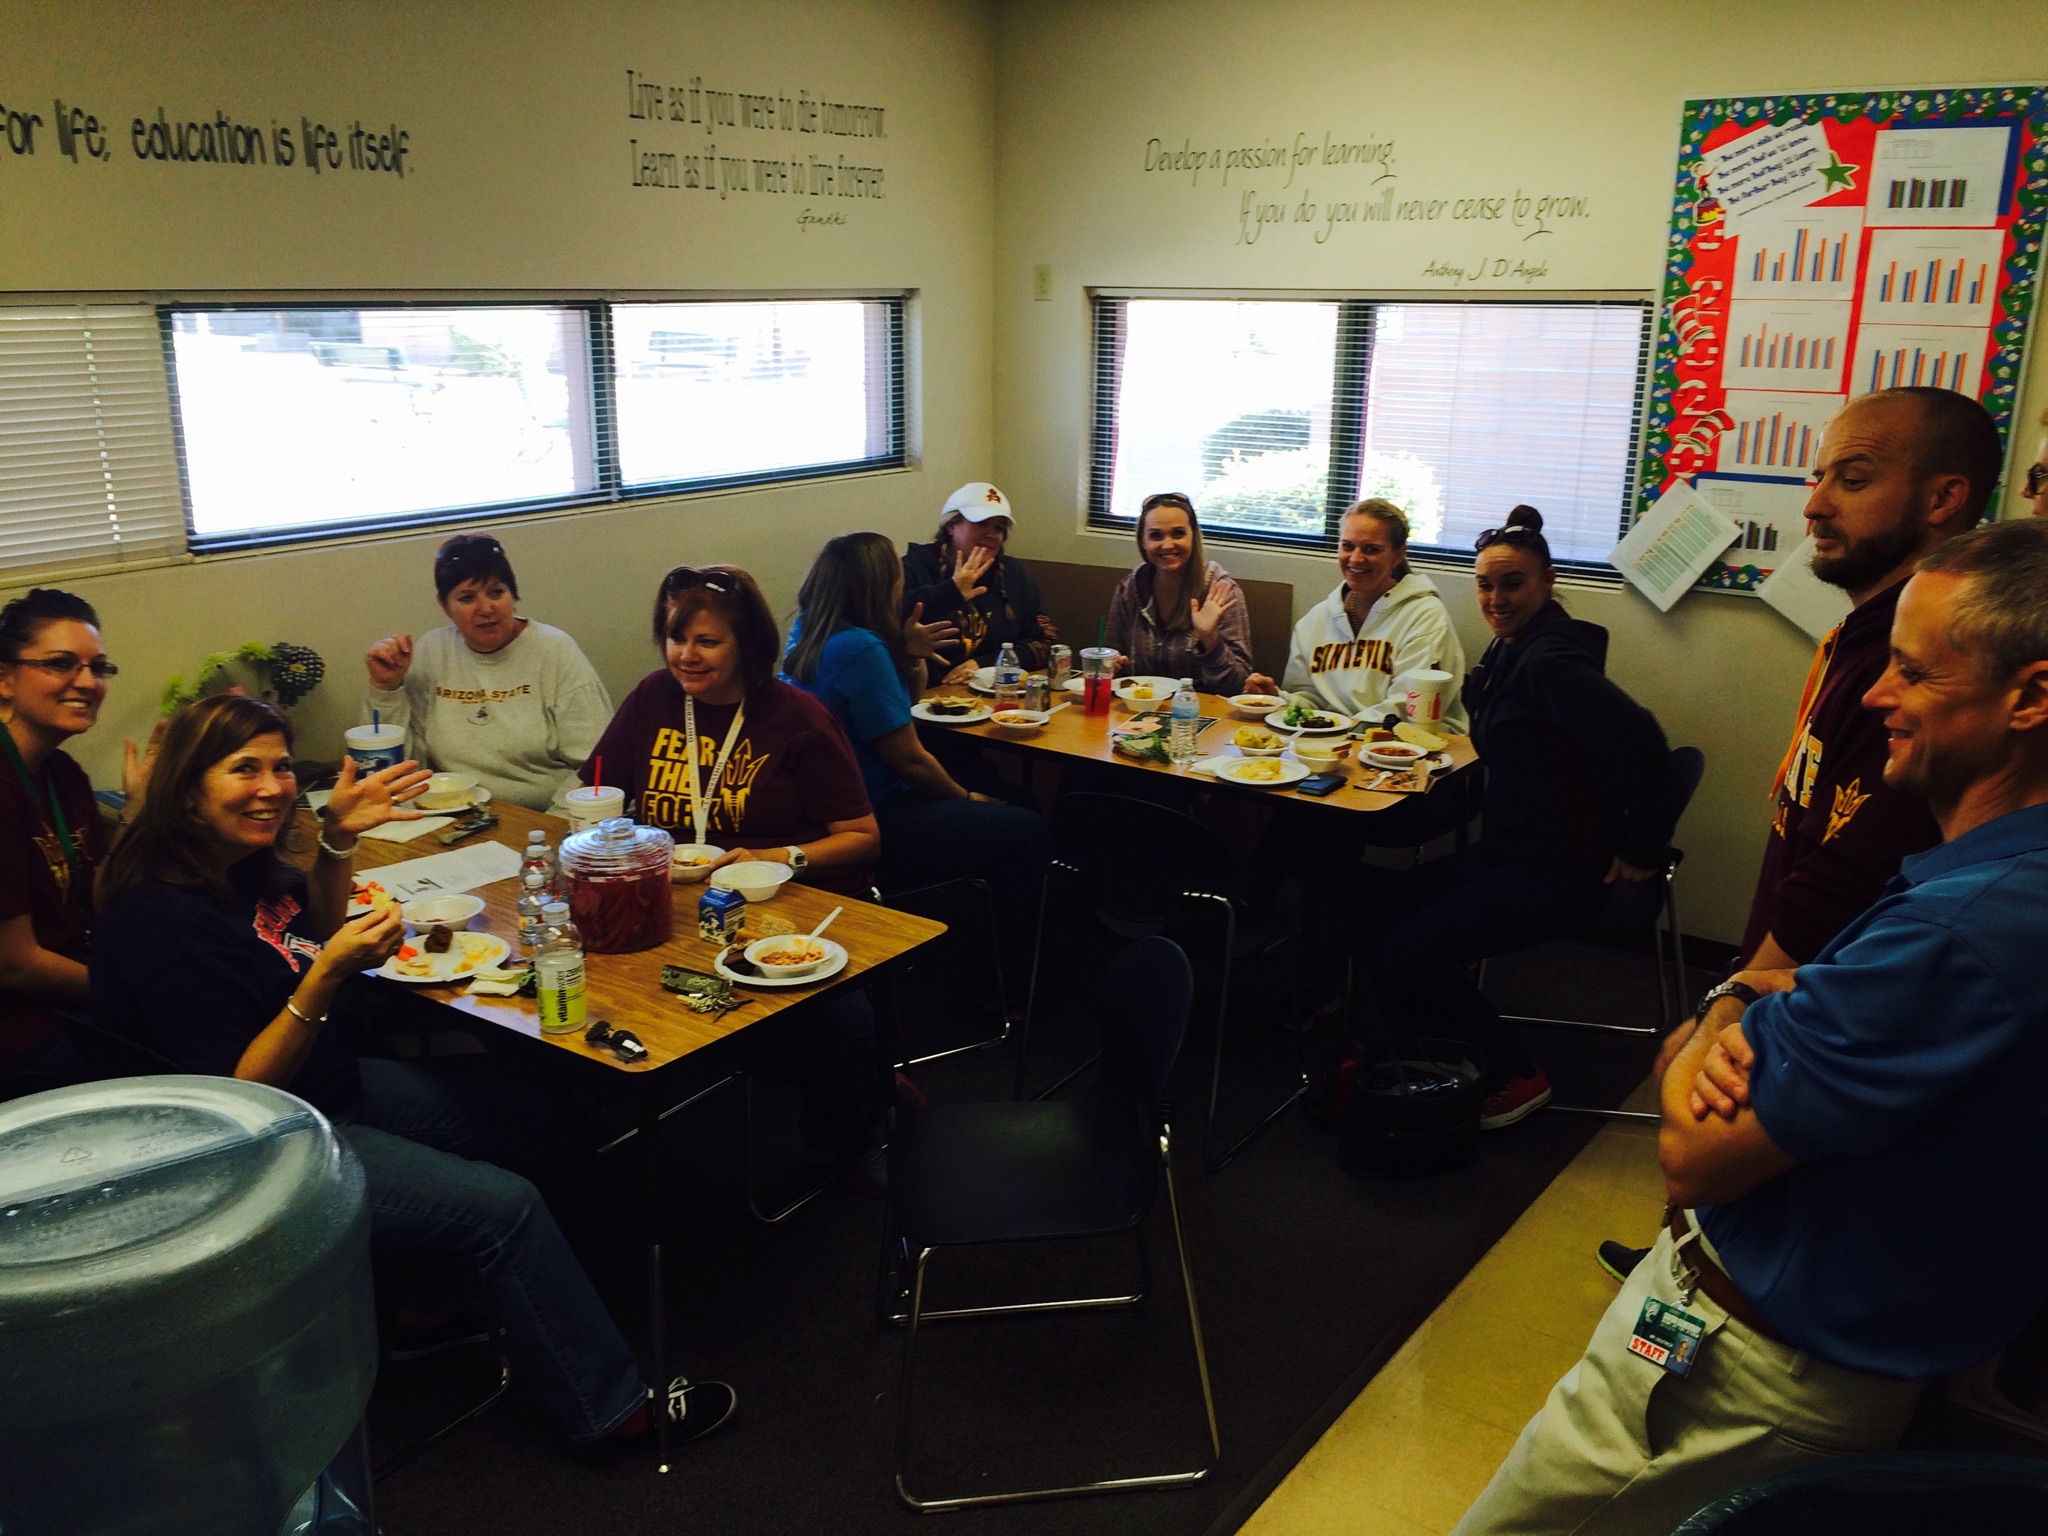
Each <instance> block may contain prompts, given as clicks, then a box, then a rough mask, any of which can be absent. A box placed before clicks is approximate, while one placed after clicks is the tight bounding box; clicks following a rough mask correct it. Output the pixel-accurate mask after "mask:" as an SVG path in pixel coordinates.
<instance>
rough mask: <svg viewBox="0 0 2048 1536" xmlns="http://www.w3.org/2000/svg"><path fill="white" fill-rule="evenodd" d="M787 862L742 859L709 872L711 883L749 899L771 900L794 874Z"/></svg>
mask: <svg viewBox="0 0 2048 1536" xmlns="http://www.w3.org/2000/svg"><path fill="white" fill-rule="evenodd" d="M795 873H796V871H795V870H793V869H791V868H790V867H789V866H788V865H787V864H778V863H776V862H775V861H774V860H772V859H742V860H740V862H739V863H737V864H727V865H725V866H724V867H722V868H720V869H714V870H713V871H712V872H711V883H712V884H713V885H715V886H717V887H718V888H719V889H720V890H722V891H738V892H739V893H740V894H741V895H742V896H744V897H746V898H747V900H749V901H773V900H774V899H775V893H776V892H777V891H779V890H781V889H782V886H783V882H784V881H786V880H788V879H789V877H790V876H791V875H793V874H795Z"/></svg>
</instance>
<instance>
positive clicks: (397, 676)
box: [363, 635, 412, 693]
mask: <svg viewBox="0 0 2048 1536" xmlns="http://www.w3.org/2000/svg"><path fill="white" fill-rule="evenodd" d="M363 664H364V665H365V666H367V667H368V668H369V670H370V686H371V687H372V688H376V689H380V690H382V691H383V692H385V693H391V692H394V691H396V690H397V689H399V688H402V687H404V686H405V674H406V673H408V672H410V671H411V670H412V636H411V635H387V636H386V637H385V638H384V639H382V640H379V641H378V642H377V643H376V644H375V645H373V646H371V647H370V649H369V650H368V651H367V652H365V653H364V655H363Z"/></svg>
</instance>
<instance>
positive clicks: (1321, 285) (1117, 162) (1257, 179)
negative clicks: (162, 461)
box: [995, 0, 2048, 940]
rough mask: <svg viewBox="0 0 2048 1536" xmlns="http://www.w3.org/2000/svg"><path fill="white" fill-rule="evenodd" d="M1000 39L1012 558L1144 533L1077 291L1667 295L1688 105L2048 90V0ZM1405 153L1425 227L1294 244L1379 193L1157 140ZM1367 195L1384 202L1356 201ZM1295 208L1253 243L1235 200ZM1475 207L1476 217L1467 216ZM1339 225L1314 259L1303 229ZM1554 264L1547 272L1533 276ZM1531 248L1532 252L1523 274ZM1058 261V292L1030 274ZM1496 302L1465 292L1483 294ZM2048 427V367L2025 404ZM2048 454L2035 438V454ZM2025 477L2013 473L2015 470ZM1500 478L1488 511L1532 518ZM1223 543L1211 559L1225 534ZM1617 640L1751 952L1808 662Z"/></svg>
mask: <svg viewBox="0 0 2048 1536" xmlns="http://www.w3.org/2000/svg"><path fill="white" fill-rule="evenodd" d="M998 16H999V30H998V35H997V45H996V47H997V59H998V61H999V65H1000V68H999V71H998V79H999V82H1000V87H1001V95H1000V97H999V100H998V103H997V115H996V125H997V156H998V180H997V193H996V214H997V234H996V288H995V291H996V398H995V404H996V421H997V435H996V464H997V469H998V472H999V474H1000V476H1001V481H1002V484H1003V488H1004V490H1005V491H1006V492H1008V493H1009V494H1010V496H1011V497H1012V498H1013V500H1014V501H1015V502H1016V504H1017V505H1018V508H1019V511H1020V518H1021V521H1020V525H1019V529H1018V534H1017V537H1016V539H1015V541H1014V543H1015V547H1016V548H1017V549H1018V551H1019V552H1020V553H1023V554H1026V555H1029V554H1034V553H1035V554H1039V555H1042V556H1044V557H1047V558H1055V559H1063V560H1078V561H1088V562H1096V563H1103V564H1112V563H1117V564H1120V563H1123V562H1124V561H1126V560H1127V559H1128V558H1129V546H1128V543H1127V542H1126V541H1125V540H1124V539H1122V538H1119V537H1111V536H1107V535H1102V534H1094V533H1089V532H1087V531H1085V529H1084V527H1083V520H1084V515H1085V507H1086V481H1085V478H1084V475H1083V458H1084V455H1085V453H1086V449H1087V423H1088V395H1087V389H1088V385H1089V365H1088V350H1087V348H1088V340H1089V323H1088V311H1087V290H1088V289H1089V288H1090V287H1107V288H1117V287H1122V286H1137V287H1147V288H1161V289H1191V290H1202V289H1210V290H1224V291H1233V292H1252V291H1259V290H1285V289H1305V290H1362V291H1368V292H1379V293H1404V292H1438V293H1441V292H1445V291H1448V290H1450V289H1452V288H1454V287H1459V285H1458V284H1457V282H1456V280H1455V279H1445V278H1438V277H1432V276H1429V275H1427V273H1426V272H1425V268H1426V267H1427V266H1428V265H1429V264H1430V263H1431V262H1433V261H1435V262H1439V263H1447V264H1450V265H1455V266H1470V265H1471V264H1472V258H1474V257H1476V256H1479V255H1482V254H1483V255H1485V256H1487V257H1488V258H1489V268H1490V266H1491V260H1492V258H1494V257H1496V256H1506V257H1509V258H1510V259H1511V261H1512V260H1520V261H1525V262H1529V263H1530V264H1535V263H1539V262H1540V263H1544V264H1546V265H1547V268H1548V270H1547V272H1546V273H1545V275H1544V276H1542V277H1540V278H1537V279H1534V280H1533V281H1530V282H1527V283H1524V282H1520V281H1514V282H1513V287H1514V288H1515V290H1516V291H1523V292H1544V291H1547V292H1626V293H1635V294H1653V293H1654V292H1655V291H1656V289H1657V286H1658V284H1659V282H1660V279H1661V276H1662V265H1661V264H1662V256H1663V239H1664V232H1665V229H1666V225H1667V221H1668V219H1669V215H1670V207H1671V172H1672V161H1673V156H1674V153H1675V146H1676V143H1677V124H1678V112H1679V103H1680V102H1681V101H1682V100H1683V99H1685V98H1687V97H1690V96H1715V95H1738V94H1749V93H1760V92H1766V91H1771V90H1789V89H1811V88H1830V87H1839V88H1846V87H1852V86H1853V87H1875V86H1884V85H1901V84H1976V83H1983V82H1992V81H2007V80H2035V79H2040V78H2042V77H2043V76H2048V29H2044V28H2043V27H2042V26H2041V16H2040V10H2039V7H2038V5H2036V4H2031V3H2009V0H1974V3H1965V4H1954V5H1945V6H1940V7H1925V6H1914V5H1908V4H1901V3H1894V0H1875V3H1851V0H1842V3H1834V0H1828V3H1812V0H1806V3H1800V0H1790V3H1788V0H1772V3H1741V0H1737V3H1731V4H1726V5H1722V6H1719V7H1709V8H1706V9H1702V8H1700V7H1698V6H1695V5H1686V4H1680V3H1676V0H1634V3H1631V4H1628V5H1616V4H1612V3H1587V0H1557V3H1551V4H1545V5H1540V6H1539V5H1527V4H1524V5H1506V4H1487V3H1475V4H1465V5H1445V6H1394V5H1385V4H1381V5H1359V4H1356V3H1348V0H1295V3H1290V4H1287V5H1284V6H1267V7H1246V6H1242V5H1236V4H1225V3H1221V0H1170V3H1169V0H1148V3H1130V4H1125V5H1119V6H1103V5H1100V4H1088V3H1075V0H1046V3H1042V4H1034V5H1029V6H1024V5H1017V6H1010V7H1005V8H1003V9H1002V10H1001V11H1000V12H999V13H998ZM1326 132H1327V133H1328V134H1330V135H1331V136H1332V137H1333V138H1334V139H1337V140H1341V141H1348V142H1355V143H1357V142H1370V141H1385V140H1388V139H1391V140H1393V141H1394V146H1395V147H1394V151H1393V155H1394V162H1395V169H1396V184H1397V185H1398V187H1399V189H1400V190H1399V194H1398V196H1399V197H1400V198H1401V199H1403V200H1407V199H1412V198H1423V199H1441V200H1443V201H1444V202H1445V203H1446V204H1447V205H1448V206H1447V207H1446V208H1445V209H1444V210H1443V212H1442V214H1441V215H1440V216H1439V220H1438V221H1437V222H1436V223H1434V224H1426V223H1402V222H1394V223H1387V224H1369V223H1365V222H1362V221H1361V222H1357V223H1339V224H1338V225H1336V226H1330V225H1328V223H1327V220H1326V219H1323V220H1319V221H1318V222H1316V223H1312V224H1298V223H1296V222H1295V221H1294V219H1293V210H1294V209H1295V208H1297V207H1299V206H1300V202H1301V200H1302V199H1303V198H1304V197H1307V198H1309V199H1311V200H1313V201H1315V202H1316V203H1317V204H1318V206H1319V209H1327V207H1328V206H1329V204H1330V203H1331V202H1332V201H1355V202H1364V201H1367V200H1369V199H1370V198H1371V197H1372V196H1374V195H1375V194H1376V193H1377V191H1379V190H1380V188H1378V187H1374V186H1373V183H1372V181H1371V173H1366V172H1360V171H1356V170H1352V169H1350V168H1339V169H1332V170H1323V169H1320V168H1317V167H1315V166H1313V164H1309V165H1308V168H1307V169H1305V170H1304V171H1301V172H1297V173H1296V175H1295V179H1294V181H1293V182H1292V184H1291V185H1287V186H1284V187H1283V186H1282V185H1281V184H1282V183H1283V182H1285V181H1286V179H1287V172H1286V171H1285V170H1278V169H1276V170H1266V169H1256V170H1253V171H1250V172H1245V171H1241V170H1232V171H1231V172H1230V178H1229V183H1228V185H1227V186H1226V185H1225V184H1224V181H1223V177H1222V176H1221V175H1219V174H1216V173H1214V172H1211V171H1204V172H1202V173H1201V175H1200V176H1199V178H1196V177H1194V176H1191V175H1189V174H1174V173H1171V172H1168V173H1162V172H1158V171H1153V172H1147V171H1146V169H1145V160H1146V151H1147V143H1148V141H1149V140H1152V139H1155V138H1156V139H1158V140H1160V141H1161V146H1162V147H1163V148H1164V149H1167V150H1177V149H1179V148H1180V147H1181V146H1182V144H1183V142H1186V143H1187V144H1188V145H1189V146H1190V147H1191V148H1195V149H1200V148H1203V147H1205V146H1209V145H1218V146H1222V147H1224V148H1225V149H1226V152H1227V150H1228V149H1229V148H1230V147H1232V146H1254V147H1256V146H1260V145H1264V144H1267V143H1271V144H1275V145H1278V146H1281V147H1283V148H1285V149H1286V150H1287V151H1289V153H1288V156H1287V158H1288V160H1289V161H1290V162H1291V161H1292V159H1293V155H1292V149H1293V146H1294V144H1295V142H1296V135H1297V134H1301V135H1304V136H1305V139H1304V142H1306V143H1310V144H1319V143H1320V142H1321V139H1322V136H1323V135H1324V134H1325V133H1326ZM1368 188H1372V190H1371V191H1368V190H1367V189H1368ZM1247 192H1254V193H1255V194H1256V195H1255V196H1254V198H1253V199H1252V206H1253V208H1254V209H1256V208H1257V207H1258V206H1260V205H1271V204H1278V205H1280V206H1281V207H1282V208H1284V209H1285V210H1286V214H1285V217H1284V218H1283V220H1282V221H1281V222H1279V223H1278V224H1277V225H1268V226H1267V227H1266V228H1265V229H1264V230H1263V232H1260V231H1259V228H1258V223H1257V219H1256V215H1255V214H1254V215H1253V216H1252V219H1251V224H1250V229H1251V231H1252V232H1254V233H1257V239H1256V240H1255V241H1247V240H1246V239H1244V238H1243V235H1244V232H1245V230H1244V226H1243V225H1241V223H1240V218H1241V213H1242V209H1243V202H1244V197H1245V194H1246V193H1247ZM1517 192H1522V193H1526V194H1529V195H1531V197H1532V199H1533V198H1540V197H1542V196H1544V195H1552V194H1554V195H1561V196H1564V197H1567V198H1584V199H1585V200H1586V208H1585V215H1584V217H1583V218H1578V219H1573V220H1567V221H1564V222H1561V223H1559V224H1557V225H1556V226H1555V228H1553V229H1552V231H1551V232H1550V233H1548V234H1542V235H1537V236H1535V237H1534V238H1533V239H1531V238H1528V235H1529V231H1530V229H1531V227H1532V225H1529V224H1525V225H1524V226H1523V228H1521V229H1516V228H1515V227H1513V225H1512V219H1511V210H1512V206H1513V205H1512V198H1513V197H1514V195H1515V194H1516V193H1517ZM1502 196H1504V197H1507V198H1509V199H1510V200H1511V201H1510V204H1509V208H1510V217H1509V218H1508V219H1506V220H1504V221H1502V222H1501V223H1497V224H1490V223H1484V222H1479V221H1472V220H1458V219H1456V218H1455V214H1456V212H1457V211H1459V203H1460V200H1463V199H1469V198H1485V197H1502ZM1466 211H1473V210H1470V209H1468V210H1466ZM1318 228H1325V229H1328V231H1329V237H1328V238H1327V239H1326V240H1325V241H1324V242H1323V243H1322V244H1320V245H1318V244H1317V243H1315V241H1314V238H1313V234H1314V232H1315V231H1316V230H1317V229H1318ZM1538 253H1540V254H1538ZM1532 258H1533V261H1532ZM1038 264H1047V265H1049V266H1050V267H1051V269H1052V278H1053V283H1052V298H1051V301H1050V302H1035V301H1034V300H1033V296H1032V294H1033V284H1032V278H1033V268H1034V267H1035V266H1037V265H1038ZM1496 286H1499V285H1496V284H1493V283H1492V282H1491V280H1490V279H1489V282H1488V283H1487V284H1486V285H1469V284H1468V285H1463V286H1462V287H1461V288H1460V291H1463V292H1467V293H1474V292H1486V291H1489V289H1490V288H1493V287H1496ZM2044 406H2048V353H2044V352H2043V351H2042V350H2041V349H2040V348H2038V347H2037V348H2036V350H2035V353H2034V358H2033V363H2032V367H2031V371H2030V377H2029V381H2028V388H2027V390H2026V396H2025V399H2024V401H2023V405H2022V412H2023V419H2024V420H2025V421H2026V422H2028V423H2031V422H2032V421H2033V420H2034V419H2035V418H2036V417H2038V415H2039V414H2040V412H2041V410H2042V408H2043V407H2044ZM2021 439H2022V441H2021V448H2022V450H2023V451H2024V452H2026V453H2029V454H2030V453H2031V449H2032V447H2033V444H2034V437H2033V434H2032V432H2031V431H2030V430H2029V431H2027V432H2024V433H2022V434H2021ZM2021 462H2025V459H2024V458H2023V459H2022V461H2021ZM1517 499H1518V498H1517V496H1516V493H1515V488H1514V487H1513V486H1512V485H1503V486H1502V487H1501V496H1500V509H1501V511H1503V512H1505V511H1506V510H1507V508H1508V507H1509V506H1511V505H1512V504H1513V503H1514V502H1515V500H1517ZM1218 542H1219V543H1220V541H1218ZM1217 553H1218V556H1219V558H1221V559H1222V560H1224V562H1225V563H1226V564H1228V565H1229V566H1231V568H1232V569H1234V570H1237V571H1240V572H1242V573H1243V574H1245V575H1247V576H1253V577H1259V578H1264V579H1267V580H1275V581H1288V582H1292V583H1293V584H1294V587H1295V611H1296V612H1297V613H1299V612H1300V611H1301V610H1302V609H1304V608H1306V607H1307V606H1308V605H1309V604H1311V603H1313V602H1314V601H1316V600H1317V599H1318V598H1320V597H1321V596H1323V595H1324V593H1326V592H1327V591H1328V590H1329V588H1330V587H1331V586H1332V585H1333V584H1334V580H1335V576H1334V572H1333V570H1332V569H1331V567H1330V564H1329V562H1328V561H1327V560H1326V559H1308V558H1303V557H1297V556H1291V555H1285V554H1279V553H1274V552H1270V551H1260V550H1253V549H1249V548H1219V549H1218V550H1217ZM1439 580H1440V582H1441V584H1442V585H1443V587H1444V589H1445V592H1446V595H1447V596H1448V597H1449V598H1450V600H1451V608H1452V612H1453V613H1454V614H1455V615H1456V617H1457V621H1458V624H1459V626H1460V629H1461V632H1462V634H1463V636H1464V639H1465V643H1466V645H1467V647H1468V649H1470V650H1471V651H1472V652H1473V653H1474V654H1476V653H1477V650H1478V648H1479V646H1480V644H1481V640H1482V633H1483V632H1482V630H1481V627H1480V625H1479V623H1478V619H1477V615H1476V612H1475V611H1474V608H1473V605H1472V602H1471V599H1470V595H1469V592H1468V591H1467V587H1468V585H1469V578H1468V577H1467V576H1465V575H1464V574H1463V573H1461V572H1456V571H1449V572H1445V573H1441V574H1440V576H1439ZM1564 595H1565V600H1566V602H1567V603H1568V604H1569V605H1570V606H1571V607H1572V609H1573V611H1574V612H1576V613H1578V614H1579V615H1580V616H1582V617H1585V618H1589V619H1592V620H1595V621H1596V622H1598V623H1601V624H1605V625H1606V626H1608V628H1609V629H1610V630H1612V632H1613V647H1612V653H1611V655H1612V660H1611V672H1612V675H1613V676H1614V677H1615V679H1616V680H1617V681H1618V682H1620V683H1621V684H1622V686H1624V687H1626V688H1628V689H1629V690H1630V691H1631V692H1632V693H1634V694H1635V695H1636V696H1637V697H1638V698H1640V699H1641V700H1642V701H1643V702H1645V703H1646V704H1648V705H1650V706H1651V707H1652V708H1653V709H1654V710H1655V711H1656V713H1657V715H1658V717H1659V718H1660V719H1661V720H1662V721H1663V723H1664V726H1665V729H1666V731H1667V732H1668V733H1669V734H1670V737H1671V739H1672V740H1673V741H1674V742H1690V743H1695V744H1697V745H1699V746H1701V747H1702V748H1704V749H1705V751H1706V753H1707V759H1708V769H1707V778H1706V781H1705V783H1704V785H1703V786H1702V788H1701V790H1700V794H1699V797H1698V798H1697V800H1695V802H1694V806H1693V810H1692V812H1691V814H1690V815H1689V816H1688V818H1687V820H1686V822H1685V824H1684V826H1683V828H1682V829H1681V833H1680V841H1681V842H1682V843H1683V844H1684V845H1685V847H1686V849H1687V852H1688V858H1687V861H1686V865H1685V875H1684V878H1683V881H1682V884H1681V888H1680V896H1681V900H1682V902H1683V916H1684V919H1685V926H1686V927H1687V929H1688V930H1689V931H1692V932H1695V933H1701V934H1705V935H1708V936H1711V937H1714V938H1719V939H1724V940H1733V939H1735V938H1737V937H1739V936H1740V933H1741V929H1742V925H1743V917H1744V913H1745V910H1746V908H1747V905H1748V899H1749V894H1750V887H1751V885H1752V883H1753V882H1754V879H1755V870H1756V861H1757V856H1758V853H1759V851H1760V846H1761V840H1762V834H1763V829H1764V823H1765V813H1764V807H1765V802H1766V796H1767V793H1768V790H1769V787H1770V782H1771V775H1772V773H1773V771H1774V770H1775V768H1776V766H1777V762H1778V756H1779V753H1780V752H1781V750H1782V749H1783V745H1784V739H1785V736H1786V735H1787V733H1788V731H1789V727H1790V723H1791V716H1792V713H1793V708H1794V704H1795V701H1796V698H1797V695H1798V691H1799V686H1800V682H1801V680H1802V679H1803V677H1804V675H1805V670H1806V665H1807V661H1808V659H1809V656H1810V654H1811V645H1810V643H1809V642H1808V641H1807V640H1806V638H1805V637H1804V636H1803V635H1801V634H1800V633H1799V632H1798V631H1797V630H1795V629H1793V628H1792V627H1791V626H1790V625H1788V624H1786V623H1785V622H1784V621H1783V620H1781V619H1779V618H1777V617H1776V616H1775V615H1773V614H1771V613H1770V612H1769V611H1767V610H1766V609H1764V608H1763V607H1762V606H1761V605H1760V604H1758V603H1757V602H1755V601H1754V600H1753V599H1748V598H1737V597H1703V596H1695V597H1691V598H1688V599H1686V600H1685V601H1684V602H1682V603H1681V604H1680V605H1679V606H1678V608H1677V609H1676V610H1674V612H1673V613H1672V614H1671V615H1670V616H1669V617H1662V616H1659V615H1658V614H1657V613H1656V612H1655V610H1654V609H1652V608H1651V607H1650V606H1649V605H1648V604H1647V603H1645V602H1644V601H1643V600H1642V599H1640V598H1638V597H1636V596H1635V595H1634V594H1633V593H1630V592H1624V591H1616V590H1610V589H1593V588H1587V589H1582V590H1571V591H1567V592H1566V593H1565V594H1564Z"/></svg>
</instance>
